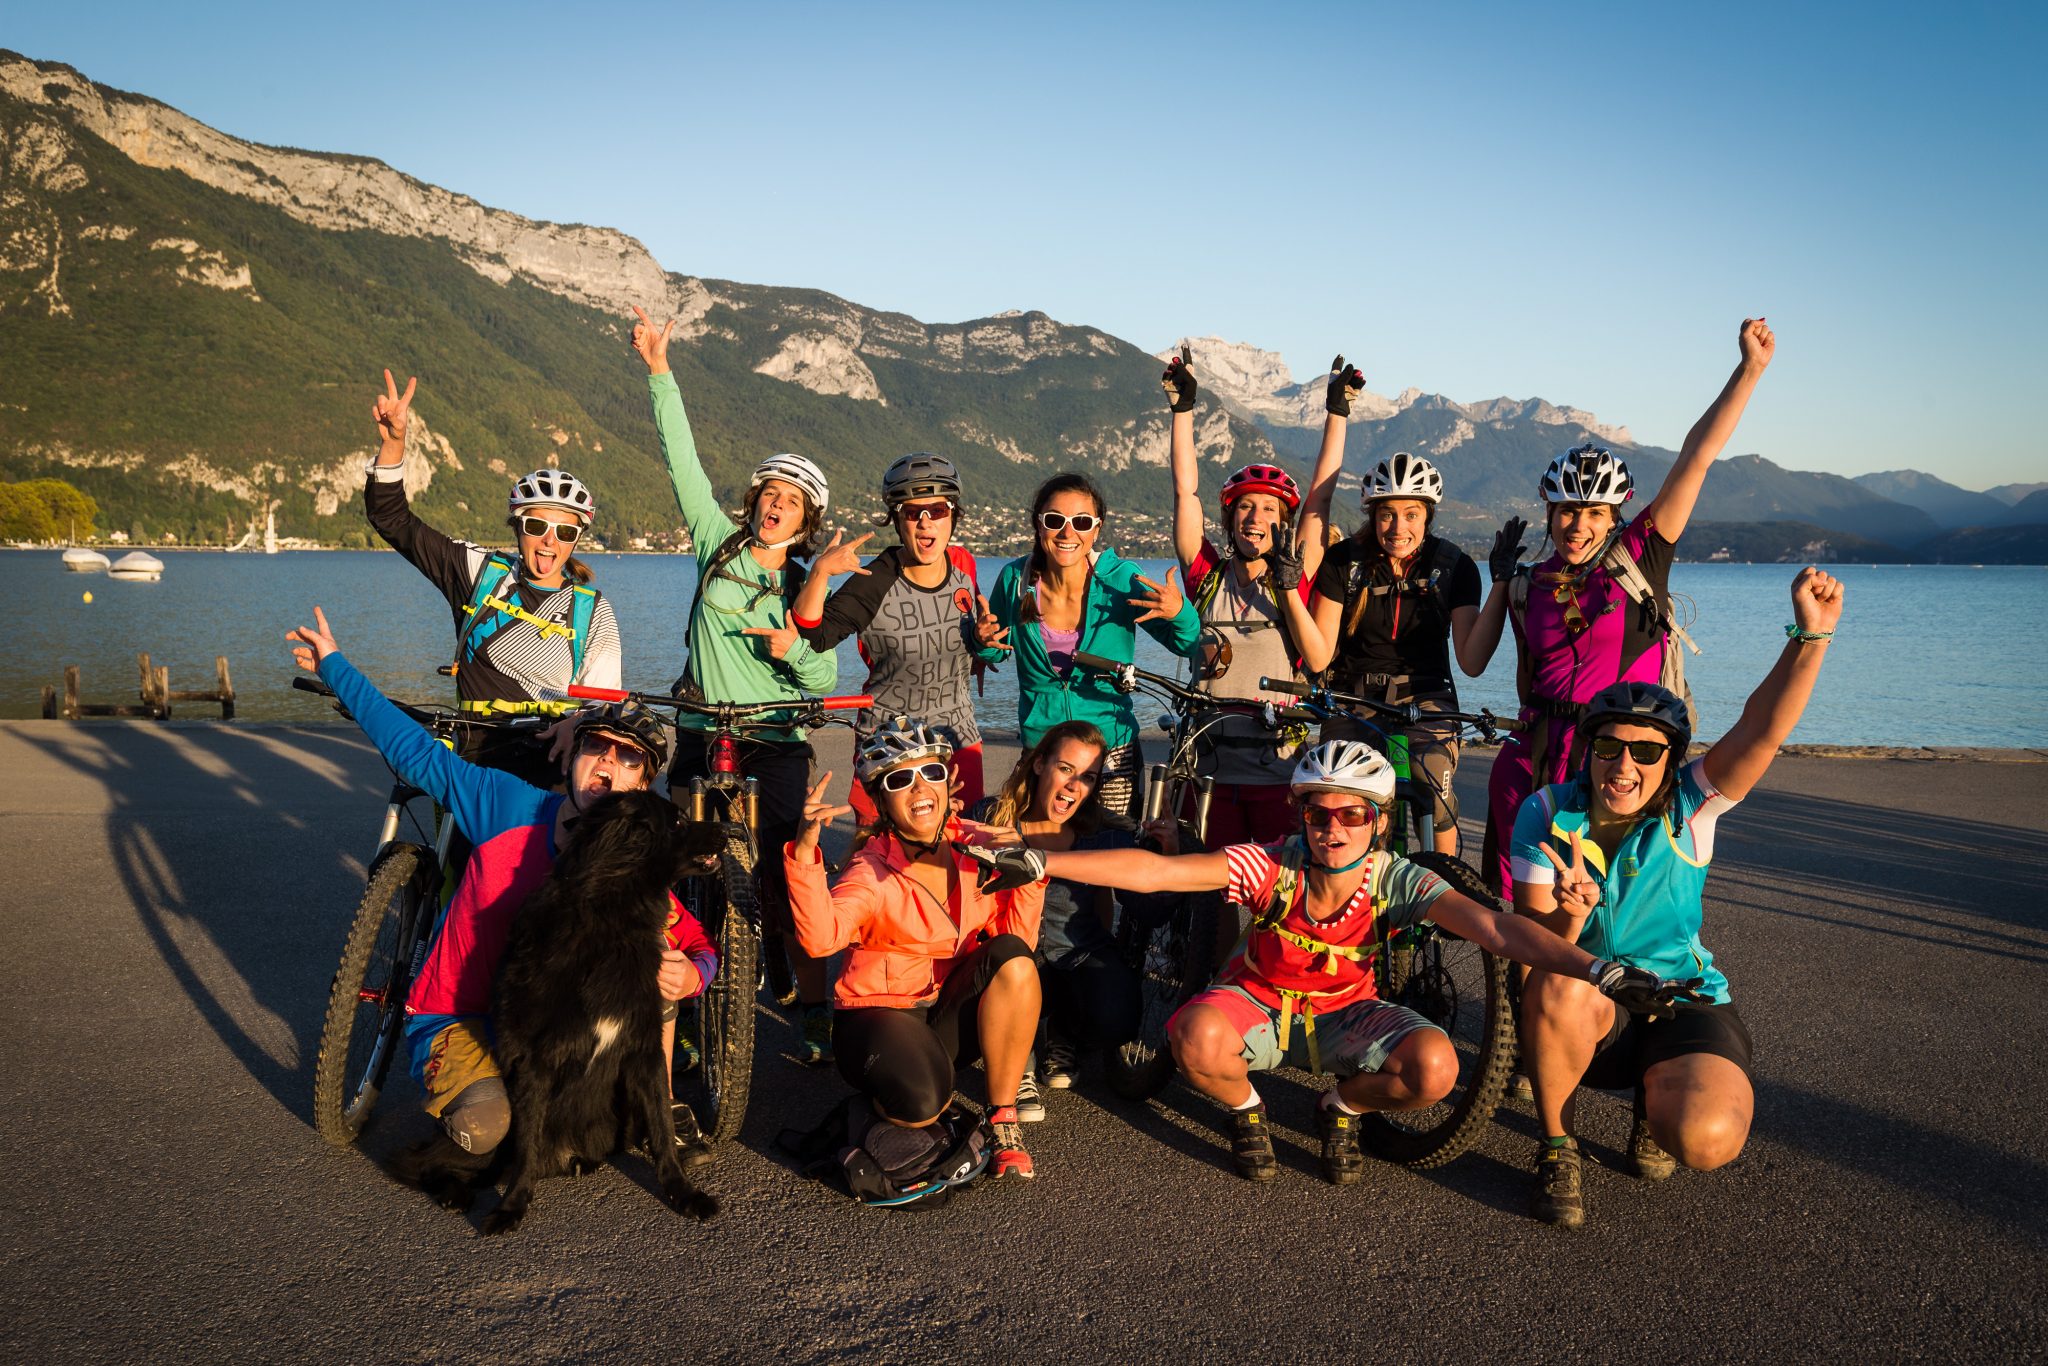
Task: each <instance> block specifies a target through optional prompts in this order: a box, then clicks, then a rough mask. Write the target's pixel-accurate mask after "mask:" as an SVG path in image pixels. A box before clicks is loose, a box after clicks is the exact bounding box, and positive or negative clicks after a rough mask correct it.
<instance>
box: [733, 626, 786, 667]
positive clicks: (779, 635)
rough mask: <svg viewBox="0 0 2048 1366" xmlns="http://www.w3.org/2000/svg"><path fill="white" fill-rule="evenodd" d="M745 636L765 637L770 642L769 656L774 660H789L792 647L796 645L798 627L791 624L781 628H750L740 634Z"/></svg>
mask: <svg viewBox="0 0 2048 1366" xmlns="http://www.w3.org/2000/svg"><path fill="white" fill-rule="evenodd" d="M740 634H741V635H743V636H764V637H766V638H767V641H768V654H769V656H770V657H771V658H774V659H787V658H789V648H790V646H792V645H794V644H796V627H795V626H794V625H792V624H789V623H784V624H783V625H781V626H749V627H748V628H747V629H746V630H744V631H741V632H740Z"/></svg>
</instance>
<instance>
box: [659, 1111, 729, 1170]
mask: <svg viewBox="0 0 2048 1366" xmlns="http://www.w3.org/2000/svg"><path fill="white" fill-rule="evenodd" d="M668 1110H669V1114H670V1115H671V1116H672V1117H673V1118H674V1119H675V1125H676V1157H677V1158H678V1159H680V1160H681V1161H682V1164H683V1165H684V1166H685V1167H705V1166H709V1165H710V1164H711V1163H713V1162H716V1161H717V1160H718V1154H717V1153H715V1152H713V1151H712V1150H711V1145H710V1144H709V1143H707V1142H706V1141H705V1139H704V1131H703V1130H702V1129H700V1128H698V1127H697V1116H696V1114H695V1113H694V1112H693V1111H692V1110H691V1109H690V1107H689V1106H688V1105H685V1104H684V1103H683V1102H682V1101H677V1102H675V1103H674V1104H673V1105H671V1106H669V1107H668Z"/></svg>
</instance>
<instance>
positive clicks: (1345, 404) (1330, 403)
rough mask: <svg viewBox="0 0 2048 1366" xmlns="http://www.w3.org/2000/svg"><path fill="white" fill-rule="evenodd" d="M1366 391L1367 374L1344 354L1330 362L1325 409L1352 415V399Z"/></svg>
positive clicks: (1330, 411) (1334, 413)
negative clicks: (1346, 359)
mask: <svg viewBox="0 0 2048 1366" xmlns="http://www.w3.org/2000/svg"><path fill="white" fill-rule="evenodd" d="M1364 392H1365V376H1364V375H1362V374H1360V373H1359V372H1358V367H1357V366H1355V365H1346V364H1345V363H1344V358H1343V357H1342V356H1339V357H1337V359H1335V360H1333V361H1331V362H1330V382H1329V384H1327V385H1326V386H1324V389H1323V411H1324V412H1326V413H1330V414H1333V415H1334V416H1337V417H1350V416H1351V400H1352V399H1355V398H1357V397H1358V396H1359V395H1360V394H1362V393H1364Z"/></svg>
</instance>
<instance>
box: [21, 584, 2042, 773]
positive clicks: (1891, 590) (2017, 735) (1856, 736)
mask: <svg viewBox="0 0 2048 1366" xmlns="http://www.w3.org/2000/svg"><path fill="white" fill-rule="evenodd" d="M158 555H159V558H161V559H162V560H163V561H164V565H165V569H164V577H163V579H162V581H161V582H158V583H154V584H146V583H123V582H118V581H114V580H109V579H108V578H107V577H106V576H105V575H103V574H74V573H70V572H68V571H66V570H65V569H64V568H63V566H62V564H61V562H60V561H59V559H58V555H57V553H56V552H54V551H48V552H45V551H15V552H8V553H4V554H0V601H4V602H5V603H6V604H7V609H6V620H5V623H4V632H5V645H4V647H0V716H11V717H19V716H30V715H33V714H35V709H36V706H37V700H38V697H39V695H40V689H41V687H42V685H43V684H45V683H51V684H57V683H61V682H62V678H63V671H64V666H65V665H67V664H77V665H80V666H82V668H83V676H84V695H85V697H86V699H87V700H88V701H117V700H122V701H133V700H134V698H133V694H134V692H135V688H136V673H135V662H134V657H135V653H136V652H137V651H138V650H147V651H149V652H150V654H151V655H152V656H153V657H154V659H155V662H157V663H159V664H167V665H169V666H170V670H171V686H172V687H173V688H199V687H208V686H211V680H212V676H213V657H214V656H215V655H217V654H224V655H226V656H227V657H228V662H229V664H230V666H231V667H232V669H233V671H234V678H235V687H236V691H237V692H238V693H239V694H240V701H239V703H238V710H239V713H240V715H241V716H243V717H245V718H249V719H265V720H275V719H291V720H319V719H323V718H325V717H329V716H331V715H332V713H331V712H330V711H328V710H327V709H326V708H325V706H324V705H323V704H322V703H320V702H319V701H318V700H317V699H315V698H312V697H310V696H308V695H307V694H304V693H299V692H294V691H292V690H291V688H290V678H291V674H292V669H291V663H290V657H289V655H288V654H287V652H286V646H285V642H284V633H285V632H286V631H287V630H289V629H290V628H291V627H292V626H294V625H297V624H298V623H300V622H302V621H307V620H310V619H311V616H312V605H313V604H314V603H316V602H317V603H319V604H321V605H322V606H324V607H325V608H326V609H327V615H328V620H329V622H330V623H331V624H332V626H333V628H334V631H335V634H336V636H337V638H338V639H339V640H340V641H341V643H342V648H343V649H344V650H345V651H347V653H348V655H349V657H350V658H351V659H352V660H354V661H355V662H356V663H357V664H358V665H359V666H361V667H362V668H363V669H364V670H365V671H366V672H367V673H368V674H369V675H370V676H371V677H372V678H374V679H376V680H377V681H378V682H379V683H380V684H382V685H383V686H384V688H385V690H386V691H388V692H391V693H393V694H394V695H397V696H402V697H409V698H419V699H443V698H448V697H452V696H453V688H452V685H451V684H450V683H449V682H448V680H446V679H444V678H441V677H439V676H437V675H436V674H435V673H434V669H435V668H436V667H437V666H438V665H440V664H442V663H444V662H446V661H447V659H448V657H449V652H450V650H451V648H452V642H453V639H454V633H453V628H452V627H451V626H450V624H449V616H448V609H447V607H446V606H445V605H444V604H443V603H442V601H441V598H440V596H439V595H438V594H437V593H435V592H434V591H433V589H431V588H430V587H428V585H427V583H426V581H425V580H424V579H422V578H421V577H420V576H419V574H418V573H417V572H415V571H414V570H413V569H412V567H411V566H409V565H407V564H406V563H405V562H404V561H403V560H401V559H399V558H398V557H397V556H396V555H391V554H384V553H350V552H345V551H301V552H287V553H285V554H281V555H272V556H263V555H223V554H219V553H212V552H203V551H190V552H178V551H162V552H158ZM591 560H592V566H593V568H594V569H595V570H596V571H597V576H598V577H597V583H598V585H599V586H600V587H601V588H603V589H604V591H605V593H606V594H607V595H608V596H609V597H610V598H611V599H612V601H613V604H614V606H615V607H616V609H617V611H618V614H619V621H620V626H621V629H622V630H623V632H624V634H625V648H626V679H627V682H628V684H629V685H632V686H635V687H641V688H647V689H656V690H658V689H662V688H665V687H666V686H667V685H668V682H669V680H670V679H671V678H672V677H673V676H674V675H675V672H676V665H677V662H678V661H679V660H680V658H681V656H682V637H683V622H682V619H681V614H682V611H683V609H684V608H685V607H686V606H687V605H688V604H689V600H690V588H691V584H692V581H693V579H694V575H695V570H694V567H693V564H692V562H691V561H690V560H689V559H688V558H687V557H680V556H651V555H595V556H592V557H591ZM997 567H999V566H998V565H996V564H990V565H987V566H985V567H984V572H983V582H984V584H986V583H989V582H993V579H994V570H995V569H996V568H997ZM1160 568H1163V564H1162V565H1160V566H1157V567H1155V569H1154V571H1153V572H1154V573H1155V575H1156V574H1157V572H1158V570H1159V569H1160ZM1837 572H1838V573H1839V574H1840V576H1841V578H1842V579H1843V580H1844V582H1845V583H1846V584H1847V585H1848V588H1849V605H1848V613H1847V616H1846V617H1845V619H1844V623H1843V627H1842V633H1841V635H1840V636H1839V637H1838V638H1837V639H1836V641H1835V644H1834V645H1833V646H1832V647H1831V650H1830V653H1829V658H1828V666H1827V672H1826V673H1825V675H1824V676H1823V678H1822V682H1821V688H1820V692H1819V695H1818V696H1817V697H1816V698H1815V701H1814V704H1813V706H1812V707H1811V708H1810V709H1809V710H1808V712H1807V716H1806V720H1805V721H1804V722H1803V723H1802V724H1801V726H1800V728H1799V730H1798V732H1797V733H1795V735H1794V736H1793V739H1794V740H1798V741H1806V742H1810V743H1831V744H1874V745H1918V744H1935V745H2001V746H2003V745H2026V746H2038V745H2043V744H2048V684H2044V679H2048V569H2042V568H2039V567H2033V568H1997V567H1993V568H1985V569H1970V568H1965V567H1956V566H1945V567H1944V566H1875V567H1868V566H1861V565H1850V566H1844V567H1842V568H1840V569H1839V570H1838V571H1837ZM1791 580H1792V569H1791V567H1790V566H1781V565H1725V564H1723V565H1680V566H1678V568H1677V569H1676V571H1675V572H1674V574H1673V577H1672V587H1673V590H1674V591H1675V592H1677V593H1679V594H1682V595H1684V596H1686V597H1689V598H1691V599H1692V600H1693V601H1694V603H1695V604H1696V605H1697V613H1698V617H1697V620H1696V622H1695V623H1694V626H1693V635H1694V638H1695V639H1696V640H1698V641H1699V643H1700V646H1701V648H1702V649H1703V650H1704V651H1705V653H1704V654H1703V655H1701V656H1699V657H1698V658H1696V659H1694V660H1693V661H1692V663H1691V668H1692V678H1693V690H1694V692H1695V694H1696V695H1697V697H1698V700H1699V704H1700V711H1701V723H1702V731H1703V733H1704V734H1706V735H1709V736H1711V735H1717V734H1719V733H1720V732H1721V731H1722V730H1724V729H1725V728H1726V727H1727V726H1728V725H1729V723H1730V722H1732V721H1733V720H1734V719H1735V717H1736V716H1737V714H1739V712H1740V710H1741V707H1742V702H1743V699H1744V698H1746V697H1747V696H1748V693H1749V690H1750V689H1751V688H1752V687H1754V686H1755V685H1756V683H1757V681H1758V680H1759V679H1761V678H1762V677H1763V675H1764V673H1765V672H1766V671H1767V670H1768V669H1769V667H1770V664H1771V661H1772V660H1773V659H1775V658H1776V657H1777V653H1778V651H1779V649H1780V648H1781V647H1782V646H1783V644H1784V634H1783V628H1784V624H1785V623H1786V622H1787V621H1789V620H1790V619H1791V616H1790V603H1789V597H1788V587H1789V585H1790V583H1791ZM87 590H90V591H91V592H92V594H93V599H94V600H93V602H92V603H91V604H89V605H88V604H86V603H85V602H83V601H82V595H83V594H84V593H85V592H86V591H87ZM1139 663H1141V664H1144V665H1146V666H1147V667H1150V668H1155V669H1158V670H1160V671H1161V672H1171V671H1172V668H1173V661H1172V660H1171V659H1170V658H1169V657H1167V656H1166V654H1165V652H1164V651H1161V650H1159V649H1157V648H1156V647H1155V646H1153V645H1152V643H1151V641H1150V640H1149V639H1145V640H1144V641H1143V644H1142V647H1141V649H1140V658H1139ZM863 676H864V672H863V670H862V669H861V666H860V661H859V659H858V657H857V656H856V655H855V654H854V651H853V647H852V642H848V643H847V644H846V645H845V646H844V647H843V648H842V649H841V652H840V687H841V689H842V690H843V691H848V692H851V691H855V690H857V688H858V687H859V684H860V680H861V678H862V677H863ZM1513 693H1514V666H1513V659H1512V655H1511V652H1510V651H1509V650H1507V649H1506V648H1503V649H1502V650H1501V651H1500V652H1499V653H1497V654H1496V655H1495V657H1494V661H1493V665H1492V667H1491V668H1489V669H1488V671H1487V673H1486V676H1485V677H1484V678H1481V679H1478V680H1476V681H1472V682H1469V683H1467V685H1466V686H1465V689H1464V694H1463V695H1464V700H1465V702H1466V704H1467V705H1468V706H1473V705H1484V706H1490V707H1493V708H1494V709H1496V710H1505V709H1507V708H1508V707H1509V706H1510V705H1511V703H1512V700H1513ZM980 708H981V715H982V718H983V720H984V722H986V723H987V724H989V725H991V726H994V727H997V728H1001V729H1014V727H1015V725H1016V694H1015V692H1014V690H1013V689H1012V687H1011V682H1010V676H1009V673H1008V671H1004V672H1002V673H999V674H996V675H994V676H993V677H992V678H991V679H990V681H989V688H988V694H987V696H986V697H985V698H984V699H983V700H982V701H981V703H980ZM203 710H204V709H202V708H194V709H193V714H203ZM1141 714H1142V713H1141Z"/></svg>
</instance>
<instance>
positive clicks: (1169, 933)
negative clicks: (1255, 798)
mask: <svg viewBox="0 0 2048 1366" xmlns="http://www.w3.org/2000/svg"><path fill="white" fill-rule="evenodd" d="M1074 663H1075V664H1076V665H1078V666H1080V667H1081V668H1084V669H1092V670H1094V671H1096V672H1097V673H1101V674H1106V675H1108V676H1109V678H1110V679H1111V681H1112V682H1113V683H1114V684H1115V685H1116V688H1117V690H1118V691H1119V692H1123V693H1126V694H1128V693H1133V692H1142V693H1144V694H1145V695H1146V696H1148V697H1150V698H1152V699H1153V700H1155V701H1158V702H1160V703H1162V704H1163V705H1164V706H1166V707H1167V709H1168V710H1167V714H1166V715H1164V716H1161V717H1160V718H1159V727H1160V729H1161V730H1163V731H1165V732H1166V733H1167V735H1168V736H1169V737H1170V738H1169V741H1168V748H1167V761H1166V762H1165V763H1163V764H1153V765H1152V766H1151V767H1150V768H1149V769H1147V770H1146V778H1145V800H1144V806H1143V811H1144V820H1145V822H1146V823H1148V824H1149V823H1150V822H1152V821H1155V820H1158V819H1160V818H1161V817H1163V816H1165V815H1166V814H1167V813H1168V812H1172V813H1174V821H1175V824H1176V826H1177V834H1178V837H1179V852H1181V853H1183V854H1190V853H1200V852H1203V851H1205V850H1206V849H1207V848H1208V844H1207V839H1208V826H1209V803H1210V800H1211V798H1212V796H1213V788H1214V783H1213V781H1212V780H1211V779H1210V778H1208V777H1206V776H1204V775H1201V774H1198V773H1197V772H1196V768H1197V765H1198V762H1199V760H1200V759H1201V757H1202V754H1203V753H1204V749H1203V746H1202V739H1203V737H1204V736H1205V735H1206V734H1207V733H1208V732H1209V731H1210V730H1211V729H1213V728H1214V727H1215V726H1216V725H1217V724H1219V723H1220V722H1221V721H1222V720H1223V718H1224V717H1225V716H1226V715H1229V714H1232V713H1240V714H1241V713H1243V712H1245V711H1246V710H1247V709H1248V707H1249V708H1251V709H1255V710H1257V711H1259V712H1261V713H1262V714H1263V717H1264V720H1265V724H1266V726H1267V728H1268V729H1270V730H1274V731H1278V730H1279V729H1280V728H1282V727H1283V726H1286V725H1289V724H1295V723H1300V722H1304V721H1313V720H1314V719H1315V715H1314V713H1312V712H1309V711H1307V710H1306V709H1300V708H1284V709H1283V708H1277V707H1273V706H1271V705H1270V704H1264V703H1253V704H1247V703H1245V702H1243V701H1242V700H1237V699H1229V698H1216V697H1211V696H1210V695H1209V694H1208V693H1205V692H1201V691H1199V690H1197V689H1195V688H1191V687H1189V686H1188V685H1186V684H1184V683H1181V682H1179V681H1177V680H1175V679H1171V678H1168V677H1166V676H1165V675H1163V674H1156V673H1152V672H1149V671H1148V670H1145V669H1141V668H1139V667H1138V666H1137V665H1135V664H1130V663H1125V662H1122V661H1119V660H1114V659H1105V658H1104V657H1102V656H1101V655H1092V654H1088V653H1086V652H1082V653H1078V654H1076V655H1075V656H1074ZM1224 929H1225V920H1224V899H1223V893H1221V892H1220V891H1219V892H1196V893H1191V894H1189V895H1187V896H1184V897H1182V898H1180V900H1179V902H1178V904H1177V905H1176V907H1175V909H1174V911H1173V913H1172V914H1171V915H1169V916H1167V917H1166V918H1165V919H1164V920H1159V921H1155V922H1151V923H1141V922H1139V921H1138V920H1137V918H1135V917H1131V916H1127V915H1125V913H1124V912H1123V910H1122V908H1121V907H1119V909H1118V911H1117V916H1116V924H1115V926H1114V929H1113V933H1114V935H1115V937H1116V940H1117V943H1118V944H1119V945H1120V946H1121V947H1122V948H1123V951H1124V956H1125V958H1126V960H1127V961H1128V962H1129V963H1130V964H1131V966H1132V968H1133V969H1135V970H1136V971H1137V973H1138V995H1139V999H1140V1001H1141V1002H1142V1010H1141V1013H1140V1017H1139V1026H1138V1034H1137V1037H1136V1038H1133V1039H1131V1040H1129V1041H1128V1042H1126V1043H1124V1044H1122V1045H1120V1046H1119V1047H1118V1048H1117V1049H1116V1050H1115V1051H1113V1052H1112V1053H1111V1054H1110V1056H1109V1084H1110V1088H1111V1089H1112V1090H1114V1091H1115V1092H1116V1093H1117V1094H1118V1095H1120V1096H1123V1097H1125V1098H1126V1099H1129V1100H1144V1099H1147V1098H1149V1097H1151V1096H1154V1095H1157V1094H1158V1093H1159V1092H1160V1091H1161V1090H1163V1089H1164V1088H1165V1086H1166V1084H1167V1082H1169V1081H1171V1080H1172V1079H1173V1051H1172V1049H1171V1048H1170V1047H1168V1045H1167V1038H1166V1022H1167V1021H1168V1020H1170V1019H1172V1018H1173V1013H1174V1012H1175V1011H1176V1010H1179V1009H1180V1008H1181V1007H1182V1006H1183V1005H1185V1004H1186V1003H1187V1001H1188V998H1190V997H1191V996H1193V995H1194V994H1195V993H1196V992H1198V991H1200V990H1202V988H1204V987H1206V986H1208V985H1209V979H1210V978H1211V977H1212V976H1213V975H1214V974H1215V972H1216V969H1217V968H1218V967H1219V966H1221V965H1222V960H1223V955H1224V953H1225V952H1227V945H1225V943H1224V942H1223V935H1224Z"/></svg>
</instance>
